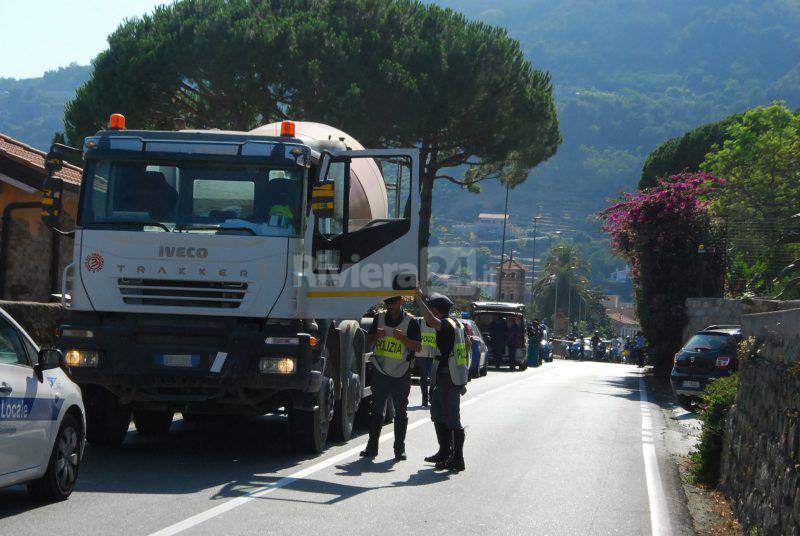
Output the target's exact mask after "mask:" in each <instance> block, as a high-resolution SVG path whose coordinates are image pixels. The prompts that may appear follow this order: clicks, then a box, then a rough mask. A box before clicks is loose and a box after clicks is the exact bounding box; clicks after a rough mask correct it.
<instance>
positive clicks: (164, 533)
mask: <svg viewBox="0 0 800 536" xmlns="http://www.w3.org/2000/svg"><path fill="white" fill-rule="evenodd" d="M552 372H556V370H555V369H553V370H550V371H546V372H542V373H540V374H533V375H531V376H528V377H526V378H523V379H521V380H516V381H513V382H511V383H508V384H505V385H501V386H500V387H497V388H495V389H492V390H490V391H487V392H486V393H483V394H481V395H475V396H474V397H470V399H469V400H466V401H465V402H464V403H462V404H461V407H462V408H463V407H466V406H470V405H472V404H474V403H475V402H477V401H478V400H479V399H481V398H483V397H486V396H488V395H490V394H495V393H498V392H500V391H504V390H506V389H509V388H511V387H514V386H516V385H519V384H521V383H523V382H526V381H529V380H532V379H534V378H540V377H541V376H544V375H546V374H548V373H552ZM430 422H431V421H430V419H428V418H421V419H417V420H415V421H414V422H411V423H409V424H408V430H409V431H411V430H414V429H416V428H419V427H420V426H424V425H425V424H428V423H430ZM393 437H394V433H393V432H389V433H386V434H384V435H382V436H381V437H380V440H379V442H380V443H383V442H385V441H389V440H390V439H392V438H393ZM366 446H367V444H366V443H361V444H360V445H358V446H357V447H353V448H351V449H349V450H346V451H344V452H341V453H339V454H337V455H335V456H332V457H331V458H327V459H325V460H322V461H320V462H318V463H315V464H314V465H311V466H309V467H306V468H305V469H301V470H300V471H297V472H296V473H292V474H291V475H289V476H285V477H283V478H281V479H279V480H276V481H275V482H273V483H271V484H267V485H265V486H261V487H259V488H256V489H254V490H252V491H250V492H248V493H247V495H245V496H243V497H237V498H236V499H231V500H230V501H227V502H224V503H222V504H220V505H217V506H214V507H213V508H209V509H208V510H205V511H204V512H200V513H199V514H195V515H193V516H192V517H188V518H186V519H184V520H183V521H179V522H178V523H175V524H174V525H170V526H169V527H166V528H164V529H161V530H159V531H157V532H154V533H152V534H150V536H172V535H174V534H179V533H181V532H183V531H185V530H188V529H190V528H192V527H196V526H197V525H200V524H201V523H204V522H206V521H208V520H210V519H213V518H215V517H218V516H221V515H222V514H224V513H226V512H230V511H231V510H233V509H234V508H238V507H240V506H243V505H245V504H247V503H249V502H250V501H252V500H254V499H258V498H259V497H263V496H264V495H267V494H269V493H272V492H273V491H275V490H278V489H281V488H285V487H286V486H288V485H289V484H293V483H294V482H297V481H298V480H301V479H303V478H306V477H309V476H311V475H313V474H314V473H317V472H319V471H322V470H323V469H327V468H328V467H332V466H334V465H336V464H337V463H340V462H343V461H344V460H346V459H348V458H351V457H353V456H356V455H358V453H359V452H361V451H362V450H364V448H365V447H366Z"/></svg>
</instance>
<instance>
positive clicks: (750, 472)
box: [722, 309, 800, 536]
mask: <svg viewBox="0 0 800 536" xmlns="http://www.w3.org/2000/svg"><path fill="white" fill-rule="evenodd" d="M742 329H743V333H744V335H745V336H746V337H753V338H754V339H753V341H752V343H746V344H752V346H753V348H754V349H756V350H755V351H753V352H751V353H750V356H749V357H748V358H746V359H742V361H741V363H740V368H739V375H740V387H739V393H738V395H737V397H736V403H735V405H734V406H733V408H731V411H730V414H729V416H728V422H727V427H726V431H725V442H724V447H723V457H722V490H723V491H724V493H725V494H726V495H727V496H728V497H730V498H731V499H732V501H733V503H734V511H735V512H736V515H737V516H738V518H739V520H740V521H741V522H742V524H743V526H744V528H745V532H746V533H747V532H748V531H749V530H751V528H753V527H759V528H760V529H762V530H763V533H764V534H770V535H772V534H774V535H776V536H777V535H786V536H800V422H799V421H798V413H800V309H795V310H788V311H781V312H773V313H761V314H751V315H744V316H743V317H742ZM753 343H754V344H753Z"/></svg>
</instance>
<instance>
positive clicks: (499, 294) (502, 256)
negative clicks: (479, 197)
mask: <svg viewBox="0 0 800 536" xmlns="http://www.w3.org/2000/svg"><path fill="white" fill-rule="evenodd" d="M506 223H508V183H506V205H505V208H504V209H503V242H502V244H501V246H500V281H499V282H498V283H497V299H498V300H501V299H503V298H502V295H503V261H504V260H505V256H506Z"/></svg>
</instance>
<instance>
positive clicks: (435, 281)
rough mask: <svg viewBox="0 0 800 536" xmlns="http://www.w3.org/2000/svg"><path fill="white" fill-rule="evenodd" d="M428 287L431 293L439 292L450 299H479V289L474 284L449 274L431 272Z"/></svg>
mask: <svg viewBox="0 0 800 536" xmlns="http://www.w3.org/2000/svg"><path fill="white" fill-rule="evenodd" d="M429 287H430V291H431V292H439V293H441V294H444V295H445V296H449V297H450V298H462V299H464V300H468V301H478V300H479V299H480V297H481V288H480V287H479V286H478V285H477V284H475V282H470V281H464V280H462V279H461V278H459V277H456V276H453V275H450V274H439V273H435V272H431V274H430V285H429Z"/></svg>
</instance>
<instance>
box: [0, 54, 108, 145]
mask: <svg viewBox="0 0 800 536" xmlns="http://www.w3.org/2000/svg"><path fill="white" fill-rule="evenodd" d="M91 72H92V69H91V67H88V66H83V65H70V66H69V67H63V68H61V69H58V70H57V71H50V72H48V73H45V75H44V76H42V77H40V78H27V79H24V80H15V79H13V78H0V132H2V133H3V134H6V135H8V136H11V137H12V138H16V139H18V140H21V141H24V142H25V143H28V144H30V145H33V146H34V147H38V148H40V149H45V150H46V149H47V148H48V147H50V142H51V141H52V139H53V134H54V133H56V132H61V131H63V130H64V124H63V120H62V117H63V115H64V104H65V103H66V102H67V101H69V100H70V99H72V98H73V97H74V96H75V90H76V89H77V88H78V86H80V85H81V84H83V83H84V82H85V81H86V80H88V79H89V75H90V74H91ZM0 74H2V73H0Z"/></svg>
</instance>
